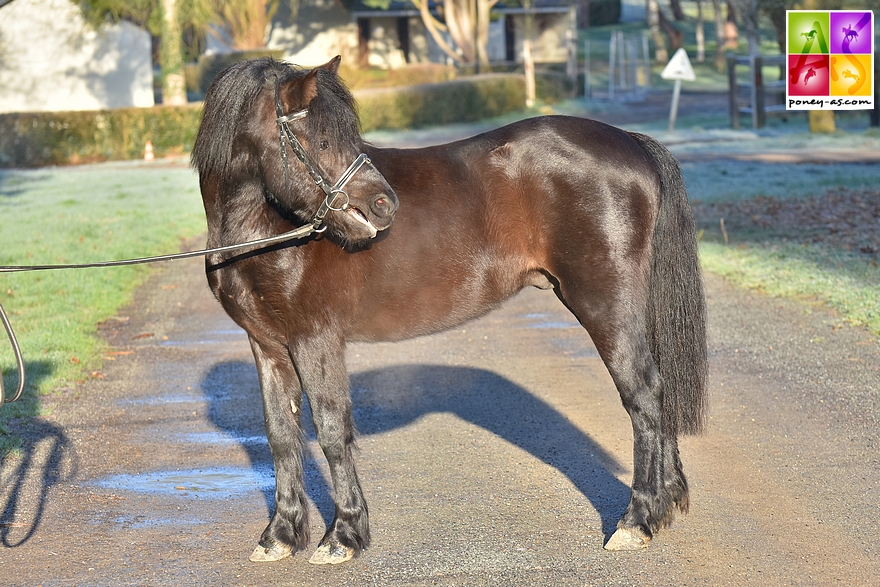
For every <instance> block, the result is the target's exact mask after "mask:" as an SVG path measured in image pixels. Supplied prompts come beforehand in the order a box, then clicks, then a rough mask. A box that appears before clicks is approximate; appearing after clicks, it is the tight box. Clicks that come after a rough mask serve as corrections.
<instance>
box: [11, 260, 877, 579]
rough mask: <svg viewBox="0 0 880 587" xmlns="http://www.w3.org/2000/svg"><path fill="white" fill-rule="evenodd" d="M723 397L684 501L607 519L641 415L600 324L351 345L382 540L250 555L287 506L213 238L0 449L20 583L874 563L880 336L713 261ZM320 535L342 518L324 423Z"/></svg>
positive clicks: (535, 325)
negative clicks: (656, 520)
mask: <svg viewBox="0 0 880 587" xmlns="http://www.w3.org/2000/svg"><path fill="white" fill-rule="evenodd" d="M708 292H709V304H710V315H711V353H712V373H711V386H712V394H711V398H712V418H711V421H710V426H709V431H708V433H707V434H706V435H705V436H703V437H699V438H688V439H685V440H684V443H683V447H682V452H683V459H684V463H685V467H686V471H687V472H688V473H689V475H690V481H691V484H692V488H693V489H692V491H693V495H692V502H693V505H692V511H691V513H690V514H689V515H688V516H684V517H681V518H680V519H679V520H678V521H677V523H676V524H675V526H674V527H673V528H671V529H669V530H667V531H664V532H663V533H661V534H660V535H658V537H657V538H656V539H655V541H654V542H653V543H652V545H651V547H650V548H649V549H648V550H646V551H644V552H638V553H613V554H612V553H608V552H605V551H604V550H602V544H603V541H604V540H605V539H606V537H607V535H608V534H609V532H610V531H611V530H612V528H613V526H614V524H615V523H616V521H617V518H618V517H619V516H620V514H621V513H622V510H623V508H624V507H625V505H626V503H627V500H628V484H629V480H630V475H631V468H630V467H631V433H630V428H629V423H628V421H627V418H626V416H625V414H624V412H623V409H622V408H621V407H620V403H619V400H618V398H617V395H616V392H615V390H614V389H613V387H612V385H611V382H610V379H609V377H608V376H607V374H606V372H605V370H604V367H603V366H602V363H601V361H600V359H599V358H598V357H597V355H596V353H595V351H594V350H593V348H592V346H591V344H590V341H589V339H588V337H587V336H586V334H585V333H584V332H583V331H582V330H581V329H580V328H579V327H577V325H576V324H575V323H574V322H573V320H572V318H571V317H570V315H569V314H568V313H567V312H566V311H565V310H564V308H562V306H561V305H560V304H559V303H558V302H557V301H556V299H555V297H554V296H553V295H552V294H550V293H548V292H539V291H537V290H535V291H528V292H525V293H524V294H522V295H520V296H519V297H517V298H515V299H514V300H513V301H512V302H510V303H509V304H508V305H506V306H505V307H504V308H502V309H501V310H500V311H498V312H496V313H493V314H491V315H489V316H487V317H485V318H484V319H482V320H480V321H478V322H475V323H473V324H470V325H468V326H466V327H464V328H461V329H458V330H453V331H450V332H447V333H445V334H442V335H436V336H432V337H427V338H421V339H416V340H413V341H409V342H404V343H397V344H387V345H386V344H381V345H373V346H354V347H352V348H351V349H350V352H349V357H348V359H349V365H350V369H351V372H352V388H353V395H354V401H355V406H356V419H357V422H358V425H359V427H360V430H361V433H362V436H361V439H360V455H359V459H358V460H359V464H360V470H361V475H362V481H363V484H364V486H365V491H366V495H367V498H368V500H369V503H370V507H371V514H372V515H371V518H372V520H371V521H372V527H373V536H374V543H373V546H372V548H371V549H370V550H369V551H368V552H367V553H366V554H365V555H364V556H363V557H361V558H359V559H356V560H354V561H352V562H351V563H348V564H346V565H342V566H339V567H315V566H311V565H309V564H308V562H307V556H303V554H302V553H301V554H299V555H297V556H295V557H293V558H290V559H286V560H283V561H280V562H277V563H271V564H256V563H250V562H248V560H247V557H248V555H249V554H250V552H251V549H252V547H253V545H254V543H255V542H256V540H257V538H258V536H259V533H260V532H261V530H262V528H263V527H264V525H265V524H266V522H267V520H268V516H269V512H270V511H271V508H272V501H273V497H272V477H271V467H270V463H271V460H270V455H269V451H268V447H267V445H266V443H265V440H264V438H263V436H262V415H261V406H260V401H259V392H258V388H257V380H256V372H255V369H254V367H253V364H252V360H251V357H250V353H249V349H248V346H247V343H246V340H245V337H244V335H243V333H242V332H241V331H239V330H238V329H237V328H236V327H235V326H234V325H233V324H232V323H231V322H230V321H229V320H228V319H227V318H226V317H225V315H224V314H223V313H222V311H221V310H220V308H219V306H218V305H217V304H216V303H215V302H214V300H213V299H212V298H211V296H210V294H209V292H208V291H207V288H206V286H205V285H204V278H203V275H202V271H201V265H200V263H199V261H187V262H181V263H179V264H174V265H172V266H171V267H169V268H168V269H167V270H165V271H163V272H162V273H161V274H159V275H157V276H156V277H155V278H154V279H152V280H151V282H150V283H148V284H147V285H146V286H145V287H144V288H143V289H142V290H141V291H140V294H139V296H138V299H137V300H136V302H135V304H134V305H133V306H132V307H131V308H129V309H128V310H127V311H126V312H125V313H124V314H123V315H122V316H120V317H119V319H117V320H113V321H110V322H108V323H106V324H105V325H103V331H104V333H105V335H106V336H107V337H108V338H109V340H110V341H111V342H112V343H113V347H112V351H111V353H110V354H108V358H109V359H113V360H108V361H107V364H106V368H105V370H104V371H103V372H102V373H101V374H100V375H99V377H98V378H95V379H92V380H90V381H89V382H88V383H86V384H84V385H81V386H79V387H78V388H77V389H76V391H75V392H72V393H70V394H69V395H67V396H65V397H62V398H60V399H59V400H58V401H57V405H56V406H55V409H54V411H53V413H52V415H51V416H49V417H47V418H45V419H44V420H42V421H41V422H40V424H39V426H38V427H37V430H35V434H34V437H33V438H31V439H30V447H31V450H30V452H29V453H28V454H27V455H26V458H25V459H24V460H23V461H21V462H19V464H18V466H15V467H6V468H4V470H3V472H2V487H3V494H2V499H3V503H4V505H5V508H6V509H5V513H4V518H3V520H4V522H5V524H4V526H3V528H2V536H3V542H4V545H3V547H2V549H0V565H2V566H0V573H2V576H3V580H2V583H3V584H5V585H22V586H25V585H27V586H36V585H43V586H46V587H49V586H55V585H57V586H62V585H63V586H68V585H71V586H91V585H255V586H256V585H263V586H269V585H305V584H328V585H486V584H498V585H535V584H546V585H636V584H649V585H751V584H756V585H757V584H761V585H830V584H835V583H845V584H848V585H873V584H875V581H876V578H877V577H880V563H878V560H880V559H878V554H880V548H878V546H877V541H876V529H877V527H878V526H880V506H878V501H877V495H878V492H880V472H878V471H880V468H878V450H877V449H878V426H877V424H878V421H877V420H878V404H877V398H878V392H880V386H878V382H880V370H878V363H877V361H876V358H877V356H878V341H877V340H876V338H873V337H871V336H869V335H868V334H867V333H866V332H864V331H861V330H857V329H852V328H849V327H846V326H842V325H840V324H839V323H838V321H837V320H836V319H835V317H834V316H831V315H828V314H825V313H822V312H820V311H816V310H813V311H812V312H810V313H807V312H804V309H803V307H802V306H799V305H797V304H793V303H787V302H781V301H778V300H772V299H768V298H763V297H760V296H757V295H754V294H749V293H745V292H742V291H739V290H735V289H732V288H731V287H729V286H727V285H726V284H725V283H723V282H722V281H720V280H718V279H717V278H713V277H711V276H709V279H708ZM309 451H310V453H311V455H310V456H309V457H308V458H307V462H306V471H307V475H308V478H309V484H310V496H311V498H312V500H313V501H314V508H313V512H312V513H313V516H312V528H313V536H314V537H315V538H317V537H319V536H320V535H321V533H322V532H323V527H324V524H325V523H326V522H327V521H328V520H329V518H330V517H331V516H332V506H331V501H330V498H329V489H328V481H327V472H326V470H325V468H324V464H323V459H322V457H320V456H316V455H318V454H319V451H318V449H317V448H316V446H315V444H314V442H312V443H310V445H309Z"/></svg>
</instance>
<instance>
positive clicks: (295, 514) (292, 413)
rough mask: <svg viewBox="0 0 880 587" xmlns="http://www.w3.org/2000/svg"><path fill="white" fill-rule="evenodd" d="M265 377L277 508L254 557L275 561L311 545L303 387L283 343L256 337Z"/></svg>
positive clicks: (260, 369) (255, 347) (262, 381)
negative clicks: (262, 341) (305, 478)
mask: <svg viewBox="0 0 880 587" xmlns="http://www.w3.org/2000/svg"><path fill="white" fill-rule="evenodd" d="M251 348H252V350H253V353H254V359H255V361H256V364H257V372H258V374H259V377H260V389H261V391H262V395H263V410H264V416H265V420H266V438H267V439H268V440H269V448H270V449H271V450H272V457H273V459H274V461H275V512H274V514H273V515H272V519H271V521H270V522H269V525H268V526H267V527H266V529H265V530H264V531H263V534H262V536H261V537H260V543H259V544H258V545H257V547H256V548H255V549H254V551H253V553H252V554H251V556H250V560H252V561H254V562H267V561H276V560H280V559H282V558H285V557H287V556H290V554H291V553H293V552H296V551H297V550H302V549H304V548H306V547H307V546H308V543H309V524H308V511H309V510H308V501H307V498H306V492H305V486H304V484H303V467H302V450H303V435H302V427H301V426H300V419H299V418H300V407H301V404H302V389H301V388H300V383H299V379H298V378H297V375H296V371H295V370H294V368H293V363H292V361H291V360H290V355H289V354H288V352H287V348H286V347H285V346H283V345H280V344H278V345H276V344H260V343H257V342H256V341H255V340H254V339H253V338H251Z"/></svg>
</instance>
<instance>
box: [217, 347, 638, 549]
mask: <svg viewBox="0 0 880 587" xmlns="http://www.w3.org/2000/svg"><path fill="white" fill-rule="evenodd" d="M230 385H235V386H236V387H237V389H235V390H233V389H232V388H230V387H229V386H230ZM202 388H203V390H204V392H205V394H206V396H207V398H208V400H209V406H210V408H209V415H210V418H211V420H212V421H213V422H214V424H216V425H217V426H218V427H220V428H221V429H223V430H225V431H226V432H227V433H228V434H230V435H231V436H233V437H234V438H238V439H240V442H241V444H242V447H243V448H244V450H245V451H246V452H247V454H248V456H249V457H250V460H251V464H252V466H253V467H254V468H257V469H264V468H266V467H271V465H272V456H271V454H270V452H269V448H268V445H267V444H265V443H263V442H255V441H254V439H255V438H260V437H262V436H263V435H264V434H265V431H264V429H263V415H262V407H261V406H262V404H261V402H260V401H259V389H258V385H257V377H256V369H255V368H254V366H253V365H252V364H247V363H244V362H228V363H220V364H218V365H215V366H214V368H213V369H212V370H211V371H210V372H209V373H208V375H207V376H206V378H205V380H204V381H203V385H202ZM351 389H352V399H353V403H354V418H355V422H356V423H357V426H358V429H359V431H360V434H361V436H366V435H372V434H381V433H383V432H388V431H391V430H394V429H396V428H399V427H402V426H405V425H407V424H410V423H412V422H413V421H415V420H417V419H419V418H421V417H423V416H425V415H427V414H431V413H452V414H455V415H456V416H457V417H459V418H461V419H462V420H464V421H467V422H470V423H472V424H474V425H476V426H479V427H481V428H483V429H485V430H487V431H490V432H492V433H494V434H496V435H497V436H499V437H501V438H503V439H504V440H506V441H507V442H509V443H511V444H513V445H514V446H517V447H519V448H521V449H523V450H525V451H527V452H528V453H530V454H531V455H532V456H534V457H535V458H537V459H539V460H541V461H542V462H544V463H546V464H547V465H549V466H551V467H553V468H555V469H557V470H558V471H560V472H561V473H563V474H564V475H565V476H566V477H567V478H568V479H569V480H570V481H571V482H572V484H573V485H574V486H575V487H576V488H577V489H578V490H579V491H580V492H581V493H582V494H583V495H584V496H585V497H586V498H587V499H588V500H589V501H590V503H591V504H592V506H593V507H594V508H595V509H596V511H597V512H598V513H599V515H600V517H601V520H602V531H603V532H604V533H605V535H606V537H607V536H609V535H610V534H611V533H613V532H614V529H615V527H616V524H617V520H618V519H619V518H620V516H621V515H622V513H623V510H624V509H625V508H626V505H627V503H628V502H629V497H630V489H629V487H628V486H627V485H626V484H624V483H622V482H621V481H620V480H619V479H617V477H616V476H615V473H618V472H619V471H620V470H621V465H620V463H618V461H617V460H616V459H615V458H614V457H613V456H612V455H610V454H609V453H608V452H607V451H606V450H605V449H603V448H602V447H601V446H600V445H599V444H598V443H597V442H596V441H594V440H593V439H592V438H591V437H590V436H589V435H588V434H585V433H584V432H583V431H581V430H580V429H578V428H577V427H575V426H574V425H572V423H571V422H570V421H569V420H568V419H567V418H565V416H564V415H562V414H560V413H559V412H558V411H557V410H556V409H555V408H554V407H552V406H550V405H549V404H547V403H546V402H544V401H542V400H541V399H539V398H537V397H535V396H534V395H533V394H531V393H529V391H528V390H526V389H524V388H523V387H521V386H519V385H517V384H515V383H513V382H511V381H510V380H508V379H505V378H504V377H501V376H500V375H497V374H495V373H492V372H491V371H486V370H483V369H475V368H468V367H449V366H437V365H402V366H396V367H389V368H383V369H377V370H372V371H365V372H359V373H353V374H352V375H351ZM245 390H247V391H246V392H245ZM245 396H246V398H247V399H245ZM302 417H303V425H304V429H305V430H306V434H307V436H308V437H309V438H311V439H314V431H313V429H312V426H311V414H310V413H309V411H308V408H307V407H306V408H305V409H304V410H303V414H302ZM304 473H305V477H306V487H307V490H308V492H309V497H310V498H311V499H312V501H314V503H315V505H316V506H317V507H318V509H319V510H320V512H321V515H322V516H323V518H324V520H325V523H327V524H329V523H330V521H331V520H332V518H333V514H334V507H333V502H332V500H331V498H330V488H328V487H327V485H326V482H325V481H324V478H323V476H322V475H321V473H320V470H319V468H318V466H317V464H316V463H315V461H314V460H313V459H311V458H306V459H305V462H304ZM474 474H475V475H478V474H479V473H478V472H475V473H474ZM264 496H265V499H266V503H267V506H268V509H269V511H272V510H273V509H274V505H275V504H274V491H273V490H271V489H268V490H265V491H264Z"/></svg>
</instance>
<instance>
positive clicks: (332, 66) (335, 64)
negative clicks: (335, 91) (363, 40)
mask: <svg viewBox="0 0 880 587" xmlns="http://www.w3.org/2000/svg"><path fill="white" fill-rule="evenodd" d="M340 63H342V55H337V56H336V57H334V58H333V59H331V60H330V61H328V62H327V63H325V64H324V65H321V66H319V68H318V69H326V70H327V71H329V72H330V73H332V74H334V75H335V74H337V73H339V64H340Z"/></svg>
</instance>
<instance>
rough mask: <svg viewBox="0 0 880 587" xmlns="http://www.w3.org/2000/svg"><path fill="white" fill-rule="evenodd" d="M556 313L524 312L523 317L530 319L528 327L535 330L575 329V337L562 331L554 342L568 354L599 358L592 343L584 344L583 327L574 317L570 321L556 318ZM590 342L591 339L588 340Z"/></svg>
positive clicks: (584, 357) (585, 357) (578, 356)
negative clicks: (581, 334)
mask: <svg viewBox="0 0 880 587" xmlns="http://www.w3.org/2000/svg"><path fill="white" fill-rule="evenodd" d="M554 317H555V315H554V314H544V313H540V312H539V313H532V314H523V315H522V318H524V319H525V320H528V328H532V329H535V330H575V331H579V332H577V333H575V337H574V338H571V337H569V336H568V335H567V334H565V333H560V335H559V337H555V336H554V337H553V339H552V340H553V344H554V345H555V346H557V347H558V348H559V349H560V350H562V352H563V353H565V354H566V355H567V356H571V357H577V358H581V359H598V358H600V357H599V353H598V352H597V351H596V349H595V347H593V345H592V344H587V345H585V344H584V342H585V341H584V340H583V339H581V338H580V332H582V331H583V327H582V326H581V325H580V324H578V322H577V321H576V320H575V319H574V318H573V317H572V319H571V320H570V321H565V320H554V319H553V318H554ZM587 342H589V341H587Z"/></svg>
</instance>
